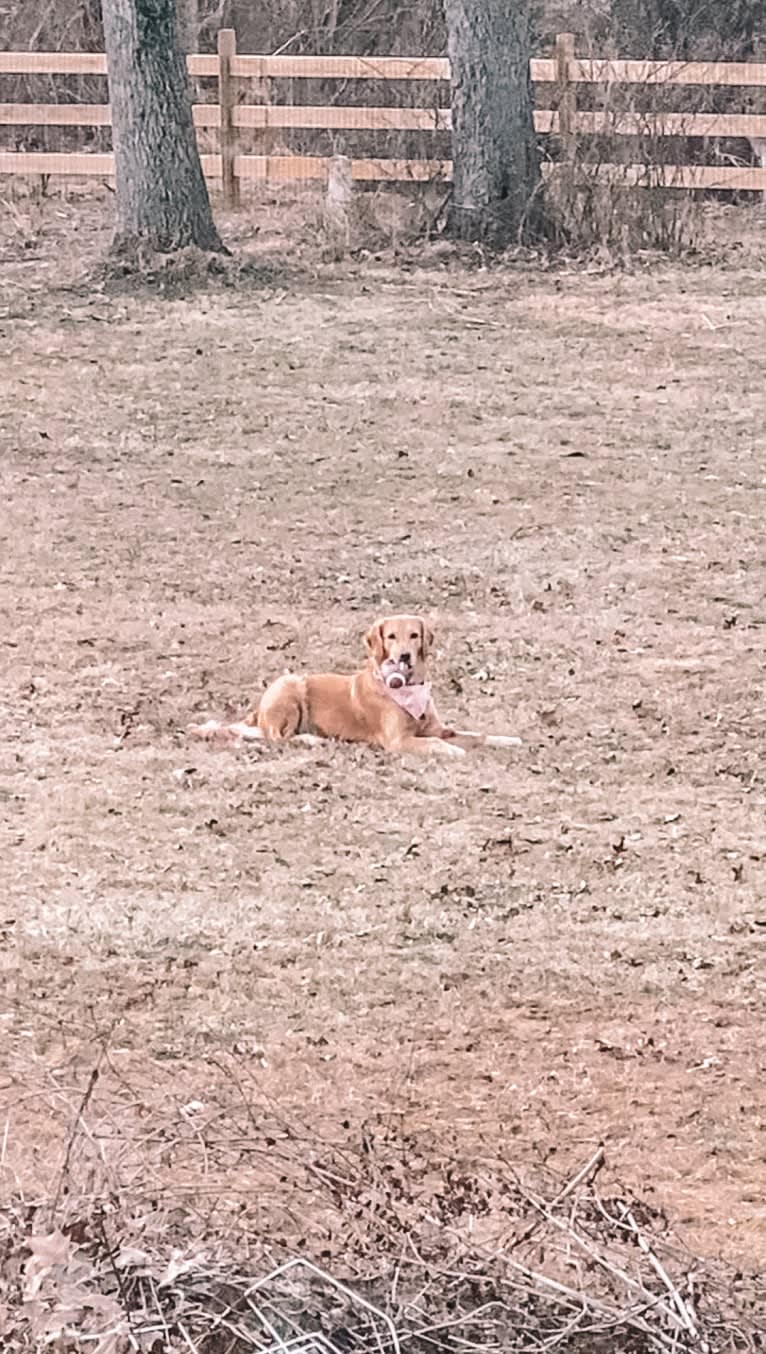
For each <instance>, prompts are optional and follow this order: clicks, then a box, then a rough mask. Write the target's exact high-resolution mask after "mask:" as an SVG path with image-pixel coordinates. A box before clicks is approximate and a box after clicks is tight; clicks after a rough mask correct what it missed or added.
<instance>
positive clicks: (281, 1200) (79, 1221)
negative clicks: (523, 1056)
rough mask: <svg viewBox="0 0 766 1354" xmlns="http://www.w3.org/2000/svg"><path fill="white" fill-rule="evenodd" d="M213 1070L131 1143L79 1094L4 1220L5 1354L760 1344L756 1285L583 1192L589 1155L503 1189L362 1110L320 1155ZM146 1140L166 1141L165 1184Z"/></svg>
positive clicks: (652, 1213) (642, 1208)
mask: <svg viewBox="0 0 766 1354" xmlns="http://www.w3.org/2000/svg"><path fill="white" fill-rule="evenodd" d="M230 1071H231V1080H230V1081H229V1083H228V1087H229V1088H228V1090H225V1091H224V1090H222V1091H221V1094H220V1098H219V1102H218V1103H211V1101H210V1099H208V1100H207V1101H206V1103H205V1104H204V1105H203V1103H202V1102H196V1101H195V1102H190V1103H189V1104H188V1105H187V1106H185V1107H184V1111H183V1114H182V1116H181V1118H180V1119H179V1115H178V1108H177V1106H175V1107H173V1108H171V1107H170V1105H169V1106H168V1114H167V1122H165V1121H163V1119H162V1114H155V1116H154V1121H153V1122H152V1124H151V1125H148V1124H147V1123H145V1122H144V1123H142V1124H141V1126H140V1128H139V1130H138V1135H137V1137H136V1138H131V1141H130V1142H127V1141H124V1140H123V1141H120V1138H121V1136H122V1138H123V1139H124V1138H125V1137H126V1130H128V1132H131V1131H132V1129H130V1124H131V1123H132V1121H131V1120H129V1119H128V1120H127V1122H126V1125H125V1126H124V1127H123V1129H122V1130H121V1129H120V1124H119V1119H118V1118H117V1117H116V1115H115V1113H114V1109H113V1106H112V1108H111V1109H110V1110H109V1112H108V1114H107V1117H106V1118H105V1119H104V1122H103V1129H104V1132H103V1133H102V1132H101V1131H100V1130H99V1129H98V1122H99V1114H100V1113H102V1112H103V1108H102V1107H100V1106H99V1104H98V1102H97V1094H98V1088H96V1089H94V1087H93V1086H90V1084H89V1088H90V1091H92V1092H93V1094H92V1097H91V1098H89V1092H86V1095H85V1096H84V1097H83V1099H82V1103H81V1112H80V1114H79V1115H78V1118H77V1119H76V1121H75V1123H74V1125H73V1127H72V1130H71V1134H70V1142H69V1146H68V1148H67V1154H66V1159H65V1166H64V1168H63V1169H64V1170H65V1172H66V1180H63V1176H62V1179H61V1180H59V1182H58V1187H57V1188H56V1191H55V1198H38V1199H17V1200H16V1201H15V1202H14V1203H13V1204H11V1205H10V1206H9V1207H7V1208H6V1210H5V1213H4V1218H3V1233H2V1236H1V1237H0V1253H1V1254H2V1265H1V1266H0V1345H1V1347H2V1349H3V1350H4V1351H5V1352H6V1354H22V1351H24V1352H26V1351H33V1350H42V1349H43V1348H55V1349H56V1351H57V1354H80V1351H84V1350H89V1351H96V1354H123V1351H133V1352H134V1354H135V1352H136V1351H141V1350H146V1351H153V1354H159V1352H160V1351H176V1350H186V1351H191V1354H224V1351H225V1354H246V1351H253V1350H255V1351H259V1352H260V1354H287V1351H288V1350H289V1351H294V1352H295V1354H298V1351H304V1350H306V1351H308V1350H312V1351H317V1354H319V1351H322V1354H351V1351H354V1352H355V1354H367V1352H368V1351H369V1354H384V1352H385V1354H387V1352H388V1351H390V1352H391V1354H402V1351H404V1350H411V1351H415V1354H434V1351H441V1354H464V1351H465V1350H466V1349H467V1348H469V1349H473V1350H482V1351H488V1352H490V1351H501V1350H502V1351H503V1354H533V1352H534V1354H540V1351H553V1350H561V1351H562V1354H563V1351H568V1352H569V1354H574V1352H577V1354H585V1352H586V1351H587V1354H607V1351H608V1354H724V1351H726V1352H727V1354H735V1352H737V1351H742V1354H745V1352H746V1351H755V1350H756V1349H757V1348H758V1347H759V1345H758V1341H759V1338H760V1335H759V1329H760V1328H761V1327H762V1322H761V1319H760V1317H759V1312H760V1313H761V1315H762V1313H763V1311H764V1310H765V1308H764V1302H766V1289H765V1288H764V1284H763V1279H762V1277H761V1278H759V1277H758V1276H753V1277H747V1276H744V1275H742V1274H734V1273H733V1272H732V1271H730V1270H726V1269H725V1268H724V1267H723V1266H717V1265H712V1264H706V1263H702V1262H700V1261H698V1260H696V1259H695V1258H694V1257H693V1256H691V1255H690V1254H689V1253H688V1252H687V1251H685V1250H684V1249H683V1247H682V1246H681V1245H680V1244H679V1242H678V1241H677V1240H676V1239H675V1238H674V1236H673V1234H672V1231H671V1230H670V1228H669V1225H668V1223H667V1220H666V1218H665V1217H664V1215H663V1214H662V1213H661V1211H659V1210H658V1209H657V1208H656V1207H654V1206H651V1205H648V1204H647V1203H645V1202H643V1201H642V1200H640V1199H636V1198H634V1197H631V1196H630V1194H629V1193H628V1192H627V1191H626V1190H624V1189H622V1188H619V1187H617V1186H615V1185H614V1184H612V1186H611V1187H610V1188H604V1189H600V1188H598V1187H597V1181H598V1179H599V1177H600V1175H601V1173H602V1172H603V1171H604V1168H605V1164H606V1163H605V1153H604V1150H603V1148H601V1147H599V1148H597V1150H596V1151H595V1152H594V1153H592V1155H590V1156H589V1157H588V1159H587V1160H586V1161H585V1162H584V1163H583V1164H582V1165H581V1166H580V1168H579V1169H577V1170H576V1171H575V1172H574V1173H572V1174H571V1175H569V1176H568V1177H566V1178H556V1177H555V1176H553V1175H552V1174H551V1173H550V1171H547V1170H542V1169H536V1170H535V1171H529V1172H527V1171H525V1172H524V1173H522V1172H521V1170H520V1169H518V1168H517V1167H516V1166H515V1165H512V1164H511V1163H510V1162H508V1161H504V1160H491V1161H490V1160H482V1159H478V1160H471V1161H468V1160H463V1159H458V1158H457V1157H454V1156H451V1155H450V1154H449V1153H446V1154H445V1152H444V1150H443V1149H442V1148H440V1146H439V1145H438V1144H437V1143H435V1142H433V1141H430V1140H429V1139H428V1137H427V1136H425V1135H423V1136H419V1135H414V1134H406V1133H402V1132H400V1131H399V1130H397V1129H395V1128H393V1127H392V1123H391V1118H390V1116H389V1115H383V1114H381V1115H380V1116H378V1117H376V1120H375V1122H367V1123H365V1124H363V1125H359V1127H358V1129H356V1130H354V1131H353V1132H351V1133H347V1136H346V1137H345V1138H344V1140H343V1141H342V1142H339V1143H338V1144H337V1145H333V1144H331V1143H329V1142H328V1141H327V1139H322V1138H321V1137H318V1136H315V1135H314V1134H313V1133H312V1130H311V1127H310V1126H309V1125H306V1124H300V1123H297V1122H292V1121H289V1120H288V1119H287V1118H286V1117H285V1116H284V1115H283V1114H282V1113H281V1112H280V1110H279V1107H278V1106H276V1105H275V1104H274V1103H273V1102H272V1101H270V1100H269V1101H265V1100H263V1099H262V1098H260V1097H259V1096H258V1094H257V1092H254V1091H253V1088H252V1083H249V1082H247V1081H246V1080H245V1074H243V1072H242V1069H241V1068H239V1067H238V1066H237V1065H236V1064H232V1067H231V1068H230ZM91 1080H93V1078H91ZM100 1085H101V1082H100V1081H99V1086H100ZM94 1086H95V1083H94ZM86 1120H87V1123H86ZM346 1127H347V1128H350V1126H348V1125H347V1126H346ZM152 1142H157V1143H160V1144H162V1151H163V1152H166V1151H167V1150H168V1145H169V1144H171V1143H172V1150H173V1153H174V1155H175V1156H176V1157H177V1159H178V1163H179V1165H178V1167H177V1169H176V1173H175V1176H174V1181H173V1185H172V1187H171V1186H169V1185H166V1186H165V1187H164V1188H163V1187H162V1185H161V1183H160V1179H159V1176H158V1174H157V1170H156V1162H155V1161H154V1159H152V1160H150V1159H149V1156H148V1154H149V1153H150V1152H151V1147H150V1144H151V1143H152ZM142 1154H143V1165H142V1167H141V1169H139V1164H140V1161H141V1157H142ZM181 1162H183V1168H182V1169H181V1168H180V1163H181ZM99 1182H100V1183H99ZM64 1186H65V1187H64Z"/></svg>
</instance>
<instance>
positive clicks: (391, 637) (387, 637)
mask: <svg viewBox="0 0 766 1354" xmlns="http://www.w3.org/2000/svg"><path fill="white" fill-rule="evenodd" d="M386 639H396V635H386Z"/></svg>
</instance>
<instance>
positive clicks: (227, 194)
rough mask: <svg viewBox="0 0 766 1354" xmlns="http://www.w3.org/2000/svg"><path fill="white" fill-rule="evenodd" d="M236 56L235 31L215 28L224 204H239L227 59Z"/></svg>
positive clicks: (230, 77) (232, 97) (232, 93)
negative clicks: (216, 31)
mask: <svg viewBox="0 0 766 1354" xmlns="http://www.w3.org/2000/svg"><path fill="white" fill-rule="evenodd" d="M236 55H237V34H236V32H235V31H234V29H233V28H219V30H218V106H219V109H220V113H221V131H220V143H219V144H220V147H221V180H222V187H223V201H224V206H226V207H237V206H239V179H238V177H237V174H236V172H235V164H234V157H235V155H236V153H237V129H236V127H235V126H234V102H235V98H234V95H235V83H234V78H233V76H232V73H231V59H232V57H233V56H236Z"/></svg>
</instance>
